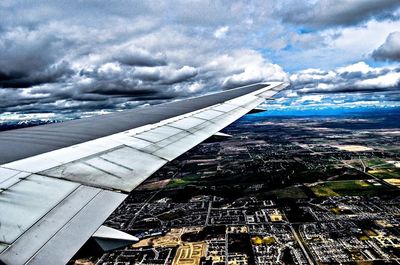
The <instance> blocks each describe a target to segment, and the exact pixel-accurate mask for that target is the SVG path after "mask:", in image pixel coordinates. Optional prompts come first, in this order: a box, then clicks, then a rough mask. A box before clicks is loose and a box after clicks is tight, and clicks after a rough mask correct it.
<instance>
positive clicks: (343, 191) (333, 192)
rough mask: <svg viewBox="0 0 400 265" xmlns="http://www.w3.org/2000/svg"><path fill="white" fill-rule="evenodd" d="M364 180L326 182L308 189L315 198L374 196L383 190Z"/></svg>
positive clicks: (381, 187) (382, 187)
mask: <svg viewBox="0 0 400 265" xmlns="http://www.w3.org/2000/svg"><path fill="white" fill-rule="evenodd" d="M385 188H386V187H384V186H381V185H380V186H375V185H372V184H370V183H368V182H366V181H364V180H342V181H326V182H323V183H318V184H317V185H314V186H312V187H310V189H311V190H312V192H314V194H315V195H316V196H317V197H325V196H345V195H374V194H376V193H378V192H379V191H381V190H383V189H385Z"/></svg>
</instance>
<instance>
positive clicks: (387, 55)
mask: <svg viewBox="0 0 400 265" xmlns="http://www.w3.org/2000/svg"><path fill="white" fill-rule="evenodd" d="M372 56H373V57H374V58H375V59H377V60H384V61H385V60H387V61H400V31H395V32H392V33H390V34H389V36H388V37H387V38H386V40H385V42H384V43H383V44H382V45H381V46H380V47H379V48H378V49H376V50H375V51H374V52H373V53H372Z"/></svg>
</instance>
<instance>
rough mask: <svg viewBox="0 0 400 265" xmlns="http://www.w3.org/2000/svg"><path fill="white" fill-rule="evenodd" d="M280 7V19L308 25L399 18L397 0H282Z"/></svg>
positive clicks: (351, 23)
mask: <svg viewBox="0 0 400 265" xmlns="http://www.w3.org/2000/svg"><path fill="white" fill-rule="evenodd" d="M284 3H285V4H283V5H282V6H281V8H280V12H279V15H282V20H283V21H284V22H289V23H294V24H301V25H304V26H306V27H312V28H327V27H336V26H351V25H357V24H359V23H362V22H365V21H368V20H370V19H376V20H384V19H392V20H397V19H399V16H398V14H396V13H395V11H396V9H398V8H399V7H400V1H398V0H321V1H316V2H303V1H286V2H284Z"/></svg>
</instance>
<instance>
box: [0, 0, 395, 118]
mask: <svg viewBox="0 0 400 265" xmlns="http://www.w3.org/2000/svg"><path fill="white" fill-rule="evenodd" d="M399 62H400V1H399V0H320V1H316V0H312V1H311V0H310V1H307V0H279V1H278V0H268V1H248V0H247V1H231V0H229V1H205V0H193V1H188V0H185V1H183V0H182V1H91V0H87V1H40V0H37V1H16V0H10V1H9V0H2V1H1V2H0V120H7V119H26V118H41V117H55V118H65V117H69V118H71V117H82V116H87V115H92V114H95V113H106V112H110V111H115V110H122V109H127V108H133V107H138V106H141V105H144V104H157V103H161V102H165V101H169V100H175V99H179V98H183V97H188V96H195V95H199V94H203V93H209V92H211V91H216V90H221V89H229V88H232V87H235V86H239V85H245V84H249V83H252V82H260V81H266V80H268V81H272V80H283V81H288V82H290V83H291V87H290V89H288V90H287V91H285V92H284V93H282V94H281V95H280V98H279V99H278V100H276V101H275V102H274V103H273V106H275V107H276V108H279V107H287V106H291V107H293V106H301V107H304V106H331V105H334V106H341V107H343V106H355V105H365V106H369V105H374V106H399V105H400V93H399V92H400V64H399Z"/></svg>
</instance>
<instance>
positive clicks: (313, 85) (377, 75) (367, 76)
mask: <svg viewBox="0 0 400 265" xmlns="http://www.w3.org/2000/svg"><path fill="white" fill-rule="evenodd" d="M290 81H291V83H292V88H293V90H294V92H295V93H297V94H307V93H359V92H367V93H372V92H381V91H399V90H400V69H399V68H396V67H371V66H370V65H368V64H366V63H365V62H358V63H355V64H351V65H347V66H344V67H338V68H335V69H333V70H330V71H323V70H320V69H306V70H302V71H299V72H297V73H295V74H292V75H291V76H290ZM292 93H293V92H292Z"/></svg>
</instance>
